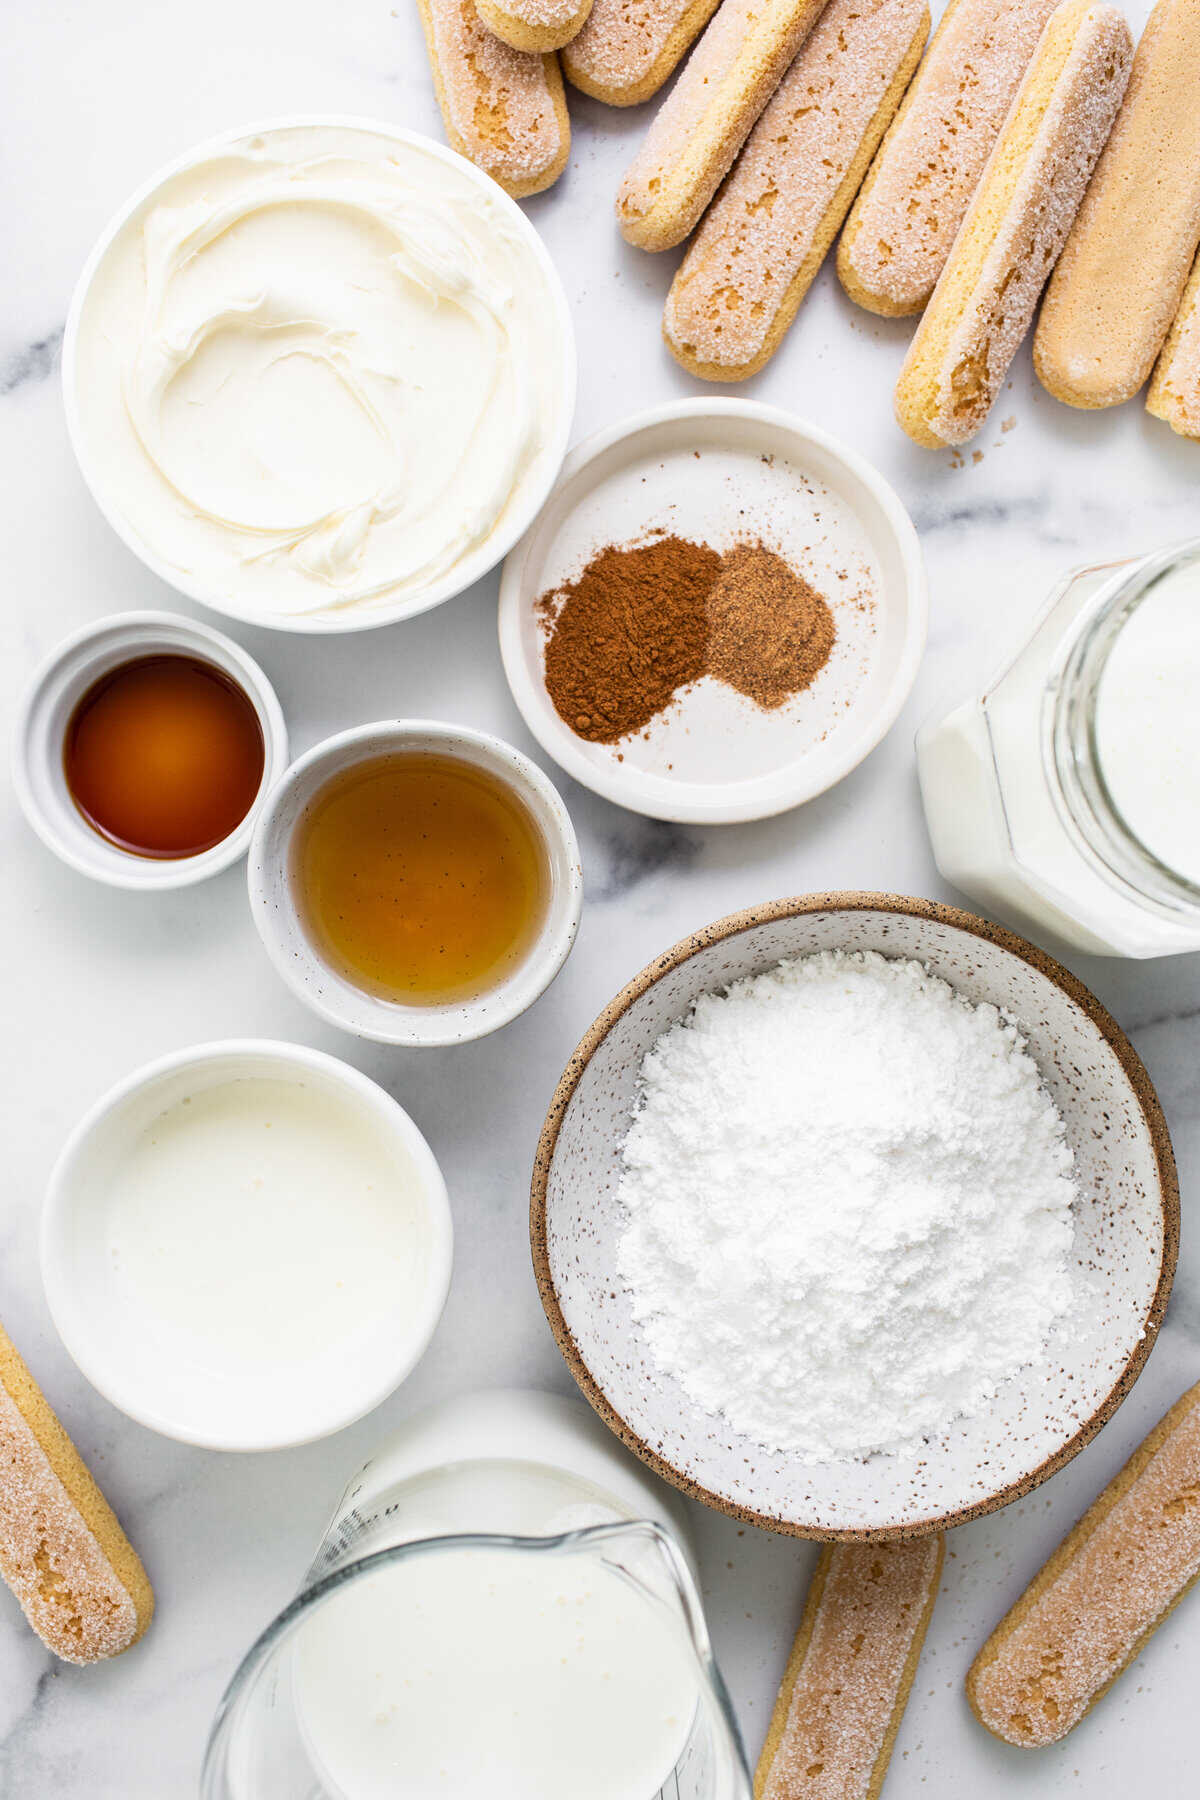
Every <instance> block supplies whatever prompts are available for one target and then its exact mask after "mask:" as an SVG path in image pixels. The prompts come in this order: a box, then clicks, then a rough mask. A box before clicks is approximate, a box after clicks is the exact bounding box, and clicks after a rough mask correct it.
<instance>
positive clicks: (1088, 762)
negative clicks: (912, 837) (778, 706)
mask: <svg viewBox="0 0 1200 1800" xmlns="http://www.w3.org/2000/svg"><path fill="white" fill-rule="evenodd" d="M917 764H918V769H919V772H920V780H921V793H922V798H923V800H924V805H925V817H926V822H927V824H928V827H929V834H930V837H931V839H932V842H933V851H934V855H935V857H936V859H937V864H938V867H939V869H940V870H941V872H942V874H943V875H944V876H945V877H946V879H947V880H948V881H952V882H953V883H954V884H955V886H957V887H960V888H962V889H963V890H964V891H965V892H966V893H968V894H970V895H971V896H972V897H973V898H974V899H975V900H977V901H978V902H979V903H980V904H981V905H983V906H985V907H986V908H988V910H989V911H993V912H995V913H997V914H998V915H999V916H1000V917H1002V918H1007V919H1011V920H1012V921H1013V923H1015V924H1017V925H1018V926H1020V927H1023V928H1026V929H1033V930H1035V931H1039V932H1042V933H1048V934H1050V935H1051V936H1053V937H1054V938H1057V939H1058V940H1059V941H1060V942H1062V943H1063V944H1066V945H1068V946H1070V947H1071V948H1074V949H1077V950H1085V951H1090V952H1092V953H1093V954H1097V955H1102V956H1136V957H1147V956H1167V955H1171V954H1174V953H1176V952H1180V951H1187V950H1200V539H1193V540H1191V541H1189V542H1188V543H1185V544H1180V545H1177V546H1175V547H1173V548H1171V549H1168V550H1165V551H1160V552H1157V553H1155V554H1153V555H1149V556H1144V557H1141V558H1138V559H1134V560H1131V561H1128V562H1121V563H1114V564H1108V565H1106V566H1103V567H1094V568H1087V569H1079V570H1076V571H1075V572H1074V573H1072V574H1071V575H1068V576H1067V578H1066V579H1065V580H1064V581H1063V582H1062V583H1060V585H1059V586H1058V587H1057V588H1056V589H1055V591H1054V592H1053V593H1052V594H1051V595H1050V597H1049V599H1048V601H1047V602H1046V605H1045V607H1044V608H1043V610H1042V612H1041V614H1040V616H1039V617H1038V619H1037V620H1036V621H1035V622H1034V624H1033V627H1032V629H1031V630H1030V631H1028V632H1027V635H1026V638H1025V641H1024V643H1023V645H1022V647H1021V649H1020V650H1019V651H1018V652H1017V654H1016V655H1015V656H1014V657H1013V659H1012V661H1011V662H1010V663H1009V664H1008V666H1007V667H1006V668H1005V669H1004V670H1003V672H1002V673H1001V674H1000V675H999V676H998V677H997V678H996V680H994V681H993V682H992V683H991V685H990V686H989V687H987V688H986V689H985V690H984V691H983V692H982V693H980V694H978V695H977V696H975V697H973V698H972V699H969V700H967V701H965V702H964V703H963V704H962V705H960V706H957V707H956V708H955V709H954V710H953V711H952V712H950V713H948V714H947V715H946V716H945V717H943V718H941V719H939V720H937V721H936V722H933V723H931V724H929V725H927V726H925V727H924V728H923V729H922V730H921V731H920V733H919V734H918V737H917Z"/></svg>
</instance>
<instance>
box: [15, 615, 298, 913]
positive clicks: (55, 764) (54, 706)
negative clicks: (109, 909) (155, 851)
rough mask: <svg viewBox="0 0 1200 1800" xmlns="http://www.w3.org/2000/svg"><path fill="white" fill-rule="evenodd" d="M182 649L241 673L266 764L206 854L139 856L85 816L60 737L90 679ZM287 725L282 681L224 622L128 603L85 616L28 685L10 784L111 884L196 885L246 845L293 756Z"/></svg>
mask: <svg viewBox="0 0 1200 1800" xmlns="http://www.w3.org/2000/svg"><path fill="white" fill-rule="evenodd" d="M171 653H176V654H180V655H184V656H195V657H198V658H199V659H200V660H201V661H202V662H207V663H212V664H213V665H214V666H215V667H216V668H218V669H220V670H222V671H223V672H224V674H226V675H228V676H229V678H230V679H231V680H232V681H233V682H235V683H236V685H237V686H238V687H239V688H240V689H241V690H242V692H243V693H244V694H245V695H246V697H247V699H248V700H249V701H250V702H251V704H252V705H253V707H254V710H255V712H256V713H257V715H258V722H259V725H260V727H261V729H262V734H263V751H264V760H263V774H262V781H261V782H260V783H259V789H258V793H257V795H256V796H255V799H254V804H253V805H252V806H251V808H250V810H249V812H248V813H247V814H246V817H245V818H244V819H243V820H242V822H241V824H240V825H238V826H237V828H236V829H235V830H234V831H231V832H230V834H229V836H228V837H227V838H223V839H222V840H221V842H220V843H219V844H214V845H213V847H212V849H211V850H204V851H202V852H201V853H200V855H199V856H176V857H169V858H166V857H164V858H161V859H160V858H158V857H147V856H134V855H133V854H132V853H131V852H129V851H127V850H122V849H120V848H119V847H118V845H116V844H110V843H109V842H108V841H107V840H106V839H105V838H103V837H101V836H100V833H99V832H98V831H95V830H93V828H92V827H91V826H90V825H89V824H88V822H87V820H86V819H85V818H84V816H83V814H82V813H81V812H80V810H79V808H78V807H77V806H76V804H75V802H74V801H73V800H72V798H71V795H70V793H69V792H68V789H67V782H66V776H65V774H64V772H63V741H64V738H65V736H66V730H67V725H68V724H69V722H70V718H71V714H72V712H73V711H74V710H75V707H76V705H77V704H78V702H79V701H80V700H81V699H82V697H83V695H84V694H85V693H86V692H87V690H88V689H89V688H90V687H91V686H92V684H93V682H96V681H99V680H100V678H101V677H102V676H104V675H106V674H108V672H109V671H110V670H111V669H114V668H117V667H119V665H120V664H122V663H126V662H131V661H133V660H134V659H135V658H137V657H142V656H157V655H162V654H171ZM287 757H288V739H287V726H286V725H285V724H284V719H283V713H282V711H281V709H280V705H279V701H278V700H277V699H276V697H275V690H274V688H273V687H272V686H271V684H270V682H269V681H268V680H267V678H266V676H265V675H264V674H263V672H262V670H261V669H260V668H259V666H258V664H257V663H256V662H255V661H254V659H253V657H251V656H247V654H246V652H245V651H244V650H243V649H242V648H241V647H240V645H238V644H235V643H234V641H233V639H232V638H228V637H226V636H225V635H224V633H223V632H220V631H214V630H213V629H212V627H211V626H209V625H200V624H198V623H197V622H196V621H195V620H194V619H185V618H183V617H181V616H180V615H178V614H176V613H165V612H130V613H118V614H116V615H114V616H113V617H111V618H108V619H100V620H98V621H97V623H96V624H94V625H85V626H84V627H83V629H82V630H81V631H77V632H76V633H75V634H74V636H73V637H69V638H68V639H67V640H66V642H65V643H62V644H59V645H58V647H57V649H55V650H52V651H51V653H50V655H49V656H48V657H47V658H46V660H45V662H43V664H42V665H41V667H40V668H39V669H38V670H37V672H36V674H35V675H34V677H33V679H32V681H31V682H30V684H29V687H28V689H27V690H26V693H25V698H24V701H23V702H22V705H21V710H20V713H19V714H18V717H17V725H16V732H15V734H14V738H13V757H12V771H13V786H14V788H15V789H16V795H17V799H18V801H19V802H20V805H21V810H22V811H23V812H24V814H25V817H26V818H27V819H28V820H29V823H30V824H31V825H32V827H33V829H34V830H35V831H36V832H37V834H38V836H39V837H40V838H41V840H42V842H43V843H44V844H45V845H46V847H47V848H48V849H50V850H53V852H54V854H55V855H56V856H58V857H60V858H61V859H62V861H63V862H65V863H67V864H69V866H70V867H71V868H73V869H78V870H79V872H80V874H82V875H90V876H91V877H92V879H93V881H104V882H107V883H108V885H109V886H110V887H121V888H146V889H155V890H158V889H163V888H179V887H190V886H191V884H192V883H193V882H196V881H204V880H206V879H207V877H208V876H210V875H216V874H217V873H218V872H219V871H220V870H221V869H226V868H228V867H229V865H230V863H232V862H236V861H237V859H238V857H239V856H244V855H245V854H246V847H247V845H248V844H249V842H250V834H251V832H252V831H253V830H254V821H255V819H256V818H257V816H258V814H259V811H260V810H261V808H262V804H263V801H264V800H265V798H266V796H267V793H268V791H269V789H270V788H271V787H272V786H273V784H274V783H275V781H276V780H277V779H278V777H279V776H280V774H281V773H282V772H283V770H284V768H285V767H286V765H287Z"/></svg>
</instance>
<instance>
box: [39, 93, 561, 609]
mask: <svg viewBox="0 0 1200 1800" xmlns="http://www.w3.org/2000/svg"><path fill="white" fill-rule="evenodd" d="M306 127H321V128H324V129H332V130H340V131H361V132H365V133H367V134H369V135H370V136H372V137H382V138H390V139H392V140H393V141H394V142H395V143H397V144H409V145H415V146H416V147H417V148H418V149H419V150H421V151H422V152H423V153H424V154H425V155H427V156H430V157H433V158H435V159H436V160H437V161H439V162H443V163H449V164H452V165H453V166H454V167H455V168H456V169H458V170H459V171H460V172H461V174H462V176H463V178H464V180H466V181H469V182H471V183H472V184H473V185H475V186H476V187H477V188H478V189H479V190H480V192H481V193H483V194H486V196H487V198H488V200H489V202H490V203H491V204H492V205H493V206H495V207H496V208H498V209H499V211H500V212H501V213H503V215H504V218H505V223H506V225H507V228H508V230H509V231H511V232H512V233H513V235H514V236H515V237H518V238H520V240H521V242H522V243H523V244H524V245H525V247H526V248H527V249H528V250H529V252H530V254H531V255H532V256H533V258H534V260H535V261H536V262H537V264H538V266H539V268H540V269H541V271H542V274H543V276H544V278H545V281H546V286H547V290H548V292H549V294H550V300H551V304H552V306H553V309H554V312H555V315H556V318H557V323H558V332H559V345H558V348H557V350H556V352H555V356H556V371H555V383H554V388H555V392H556V394H557V395H558V400H559V407H558V413H557V415H556V417H555V418H554V419H553V420H552V421H551V424H550V428H549V431H548V433H547V443H548V445H549V455H548V456H547V458H546V463H545V472H544V477H543V478H542V479H539V480H538V481H536V482H531V483H530V484H528V486H527V488H526V491H525V492H524V493H523V494H520V495H518V496H517V503H516V504H514V505H513V506H512V508H511V511H510V513H509V515H508V516H507V517H506V518H504V520H503V521H502V523H501V524H500V525H499V526H498V527H497V529H496V530H495V531H494V532H493V533H492V534H491V536H490V537H488V538H487V539H486V540H485V541H484V542H483V543H482V544H480V545H478V546H477V547H476V549H475V550H474V551H472V552H471V553H470V555H468V556H465V557H463V558H462V559H461V561H460V562H458V563H456V564H455V565H454V567H453V568H451V569H448V570H446V571H445V573H444V574H443V575H442V576H441V577H440V578H439V579H438V580H436V581H432V582H430V584H429V586H428V587H426V588H423V589H422V590H421V591H420V592H418V593H416V594H410V595H408V596H407V597H406V598H404V599H402V600H399V601H397V602H395V603H394V604H393V605H390V606H380V607H377V608H376V607H366V608H358V609H355V608H337V607H333V608H331V609H329V610H328V611H326V612H314V613H302V614H293V615H290V616H286V617H285V616H282V615H273V614H270V613H265V612H261V611H255V610H254V609H253V608H252V607H248V606H246V605H244V604H243V602H242V599H241V596H240V595H239V594H237V593H233V592H228V591H225V592H217V591H215V590H214V589H212V588H210V587H206V586H205V585H204V583H203V582H201V581H197V580H196V579H195V578H194V577H192V576H190V575H189V574H188V573H187V572H186V571H185V570H182V569H179V568H177V567H175V565H174V564H172V563H170V562H168V561H167V559H166V557H164V556H162V555H160V554H159V552H158V550H157V548H156V547H155V545H154V544H152V543H150V542H148V541H147V540H146V538H144V537H143V536H142V534H141V532H140V531H139V529H138V527H137V525H136V524H135V523H134V521H133V520H131V519H130V518H129V517H128V516H127V515H126V513H125V512H124V511H123V510H122V508H121V506H120V505H119V504H118V502H117V500H116V499H115V497H114V496H113V495H112V493H111V492H110V490H109V486H108V481H107V473H106V470H105V466H104V456H103V447H100V448H99V449H97V447H96V446H95V445H94V444H92V443H91V442H90V441H89V436H88V432H87V429H86V427H85V424H84V421H83V418H82V417H81V413H80V406H79V397H78V382H77V365H78V345H79V321H80V318H81V317H82V314H83V309H84V306H85V305H86V303H87V297H88V293H89V291H90V289H91V285H92V282H93V281H94V280H95V277H96V272H97V270H98V269H99V267H100V265H101V263H102V262H103V260H104V258H105V256H106V255H107V253H108V250H109V248H110V246H111V245H112V243H113V240H114V239H115V238H116V236H117V234H118V233H119V232H120V231H121V229H122V227H123V226H124V225H125V223H126V221H127V220H128V219H130V218H131V217H132V216H133V214H134V213H136V212H137V211H138V209H139V208H140V207H142V206H144V205H145V204H146V202H147V201H148V200H149V199H150V198H151V196H152V195H153V194H154V193H156V192H157V190H158V189H159V188H160V187H162V186H164V185H165V183H166V182H168V181H170V180H172V179H173V178H174V177H175V176H176V175H178V174H180V173H181V172H182V171H183V170H184V169H189V168H191V167H192V166H193V165H194V164H196V163H201V162H204V161H206V160H207V159H208V158H210V157H213V156H219V155H221V154H223V153H226V152H228V151H229V149H230V147H231V146H232V145H235V144H238V143H240V142H242V141H243V140H244V139H248V138H265V137H269V136H270V135H271V134H272V133H273V132H281V131H296V130H303V129H304V128H306ZM576 380H577V361H576V353H575V332H574V326H573V324H572V321H571V309H570V307H569V305H568V303H567V296H566V292H565V290H564V288H563V284H562V278H561V276H560V275H559V273H558V270H557V269H556V268H555V266H554V262H553V259H552V258H551V255H550V252H549V251H548V250H547V248H546V246H545V244H544V243H543V242H542V239H541V237H540V235H539V234H538V232H537V230H536V228H535V227H534V226H533V225H532V224H531V223H530V221H529V219H528V218H527V217H526V216H525V214H524V212H522V210H521V208H520V207H519V206H518V205H517V203H516V201H515V200H513V199H512V198H510V196H509V195H508V194H506V193H505V192H504V189H503V188H501V187H499V186H498V185H497V184H496V183H495V182H494V181H493V180H492V178H491V176H490V175H485V174H484V173H483V171H482V170H481V169H477V168H476V167H475V165H474V163H471V162H468V161H467V159H466V157H465V156H460V155H459V154H458V152H457V151H455V150H450V149H448V148H447V146H446V145H445V144H439V143H437V142H436V140H435V139H433V138H429V137H425V136H424V135H423V134H422V133H421V132H418V131H407V130H405V129H404V128H403V127H401V126H397V125H393V124H390V123H388V122H386V121H380V120H376V119H366V118H363V119H359V118H355V117H353V116H350V115H346V114H342V113H297V114H290V115H287V116H285V117H281V118H277V119H266V120H255V121H253V122H252V123H251V124H249V125H242V126H238V127H237V128H236V129H235V130H232V131H223V132H221V134H220V135H219V136H218V137H214V138H209V139H207V140H206V141H205V142H204V143H202V144H196V145H194V146H193V147H192V148H191V149H190V150H188V151H186V152H185V154H184V155H182V156H177V157H176V158H174V160H173V161H171V162H169V163H168V164H167V165H166V167H165V168H161V169H158V170H156V171H155V173H154V174H153V175H152V176H151V177H150V178H149V180H148V181H144V182H143V183H142V185H141V186H140V187H139V188H138V189H137V191H136V192H135V193H133V194H131V195H130V197H129V199H128V200H127V201H126V202H125V204H124V205H123V206H122V207H120V208H119V210H118V211H117V212H116V213H115V214H114V215H113V217H112V218H111V219H110V220H109V222H108V224H107V225H106V226H105V228H104V230H103V231H102V232H101V234H100V236H99V238H98V239H97V241H96V243H95V245H94V246H93V249H92V252H91V254H90V255H89V257H88V259H87V261H86V263H85V264H84V266H83V270H82V272H81V274H80V276H79V280H78V282H77V283H76V286H75V292H74V294H73V295H72V298H71V304H70V307H69V309H68V311H67V323H66V329H65V331H64V333H63V347H62V388H63V405H64V408H65V411H66V418H67V436H68V437H69V439H70V441H71V448H72V450H73V451H74V452H75V459H76V461H77V462H78V464H79V471H80V474H81V475H82V476H83V479H84V483H85V485H86V486H87V489H88V491H89V493H90V494H91V496H92V499H93V500H94V501H95V502H96V505H97V506H98V507H99V509H100V511H101V512H102V513H103V515H104V517H105V518H106V519H107V520H108V523H109V524H110V525H111V526H112V528H113V530H114V531H115V532H116V534H117V536H118V537H119V538H120V539H121V542H122V543H123V544H124V545H125V546H126V548H127V549H129V550H132V551H133V554H134V555H135V556H137V557H139V558H140V559H141V561H142V562H143V563H144V564H145V565H146V567H147V568H148V569H150V570H151V571H152V573H154V574H155V575H157V576H158V577H159V579H160V580H162V581H165V582H167V583H169V585H170V586H171V587H173V588H175V589H176V591H177V592H178V593H181V594H186V595H187V596H188V598H189V599H192V600H198V601H199V602H200V603H201V605H203V606H208V607H211V608H212V610H213V611H214V612H218V613H224V615H225V616H226V618H230V619H239V620H241V621H242V622H243V623H245V624H249V625H259V626H262V627H263V628H264V629H266V630H275V631H289V632H302V633H305V634H307V635H310V636H315V635H322V634H323V635H326V636H328V635H331V634H333V633H342V632H347V631H368V630H372V629H373V628H374V627H375V626H378V625H392V624H395V623H396V621H397V620H399V619H411V618H413V617H414V616H415V615H416V614H417V613H423V612H427V611H428V610H429V609H430V608H431V607H434V606H440V605H441V603H442V602H443V601H444V600H449V599H452V598H453V596H454V595H455V594H460V593H462V592H463V590H464V589H465V588H468V587H470V586H471V584H472V583H473V582H475V581H478V580H479V579H480V577H481V576H483V575H486V574H487V573H488V571H489V569H493V568H495V566H496V564H497V563H498V562H500V560H501V559H502V558H503V557H504V556H506V555H507V554H508V552H509V550H511V548H512V546H513V545H514V544H515V543H516V542H517V539H518V538H519V537H520V536H521V535H522V533H523V532H524V531H526V530H527V528H528V527H529V525H530V524H531V523H532V521H533V520H534V519H535V518H536V517H537V515H538V513H539V512H540V511H541V508H542V503H543V502H544V500H545V498H546V495H547V494H548V493H549V492H550V489H551V488H552V487H553V486H554V483H555V481H556V479H557V477H558V470H559V467H560V465H561V463H562V459H563V457H564V456H565V455H566V450H567V443H568V440H569V438H570V434H571V422H572V419H573V418H574V415H575V388H576Z"/></svg>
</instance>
